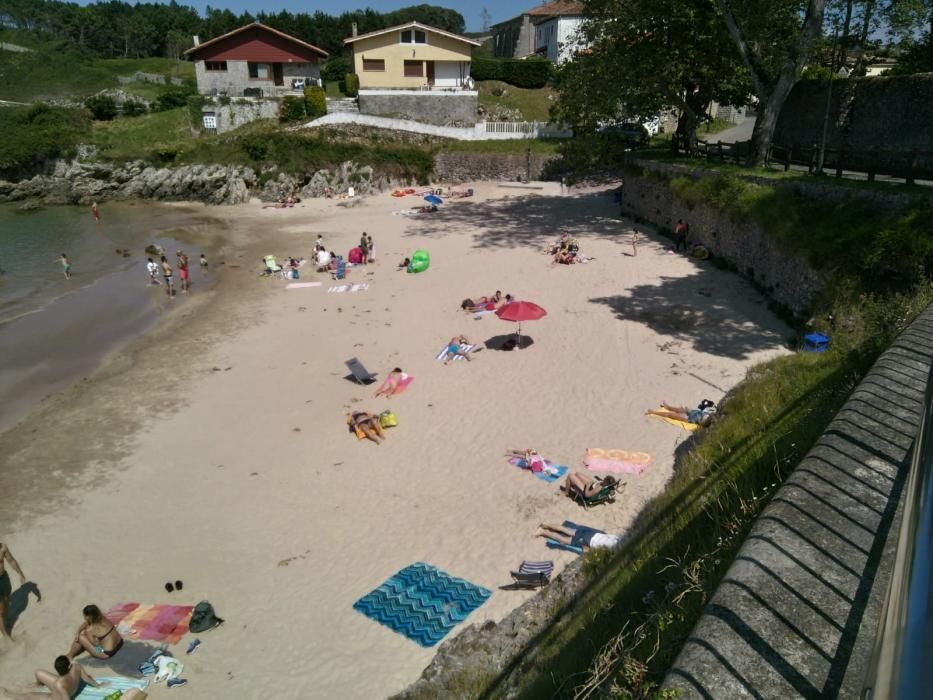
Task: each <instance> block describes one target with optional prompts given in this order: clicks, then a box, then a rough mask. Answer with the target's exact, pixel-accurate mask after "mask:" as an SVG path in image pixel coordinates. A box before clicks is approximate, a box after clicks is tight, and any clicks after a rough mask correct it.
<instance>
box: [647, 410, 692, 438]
mask: <svg viewBox="0 0 933 700" xmlns="http://www.w3.org/2000/svg"><path fill="white" fill-rule="evenodd" d="M648 415H649V416H651V417H652V418H657V419H658V420H663V421H664V422H665V423H670V424H671V425H677V426H680V427H681V428H683V429H684V430H686V431H687V432H689V433H692V432H695V431H696V430H699V428H700V426H699V425H697V424H696V423H690V422H688V421H685V420H677V419H676V418H668V417H667V416H658V415H655V414H654V413H649V414H648Z"/></svg>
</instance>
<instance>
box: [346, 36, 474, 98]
mask: <svg viewBox="0 0 933 700" xmlns="http://www.w3.org/2000/svg"><path fill="white" fill-rule="evenodd" d="M425 33H426V35H427V42H428V43H427V44H403V43H401V38H400V35H401V33H400V32H389V33H388V34H380V35H378V36H373V37H369V38H368V39H360V40H358V41H356V42H354V43H353V71H354V72H355V73H356V74H357V75H358V76H360V88H410V89H417V88H418V87H420V86H422V85H427V84H428V78H427V70H426V68H425V69H423V70H422V77H420V78H414V77H413V78H406V77H405V61H422V62H423V61H450V62H454V63H458V64H459V63H465V64H467V65H466V75H469V74H470V71H469V63H470V57H471V56H472V49H473V46H472V44H467V43H466V42H463V41H458V40H457V39H452V38H451V37H448V36H444V35H443V34H437V33H434V32H431V31H426V32H425ZM364 58H365V59H373V60H383V61H385V71H364V70H363V59H364Z"/></svg>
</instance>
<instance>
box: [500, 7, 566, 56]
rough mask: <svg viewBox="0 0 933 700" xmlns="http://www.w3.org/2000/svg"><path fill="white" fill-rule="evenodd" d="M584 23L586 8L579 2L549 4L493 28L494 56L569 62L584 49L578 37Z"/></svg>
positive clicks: (527, 11) (534, 8)
mask: <svg viewBox="0 0 933 700" xmlns="http://www.w3.org/2000/svg"><path fill="white" fill-rule="evenodd" d="M582 23H583V8H582V6H581V5H580V4H579V3H578V2H574V1H573V0H555V2H546V3H544V4H543V5H538V6H537V7H533V8H532V9H530V10H526V11H525V12H523V13H522V14H520V15H519V16H518V17H513V18H512V19H510V20H506V21H505V22H499V23H498V24H494V25H492V27H490V29H491V30H492V33H493V54H494V55H495V56H499V57H502V58H526V57H527V56H542V57H544V58H547V59H548V60H549V61H553V62H554V63H563V62H564V61H569V60H570V59H571V58H573V55H574V53H576V52H577V51H579V50H580V49H582V48H584V46H583V45H582V44H580V43H579V39H578V37H577V32H578V30H579V29H580V25H581V24H582Z"/></svg>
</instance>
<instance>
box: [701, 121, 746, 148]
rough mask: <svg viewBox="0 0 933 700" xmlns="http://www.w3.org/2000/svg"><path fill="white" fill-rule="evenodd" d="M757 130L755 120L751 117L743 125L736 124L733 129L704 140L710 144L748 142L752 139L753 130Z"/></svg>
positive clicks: (711, 135)
mask: <svg viewBox="0 0 933 700" xmlns="http://www.w3.org/2000/svg"><path fill="white" fill-rule="evenodd" d="M754 128H755V118H754V117H749V118H748V119H746V120H745V121H744V122H742V123H741V124H736V125H735V126H733V127H732V128H731V129H726V130H725V131H720V132H719V133H718V134H710V135H709V136H707V137H706V138H704V139H703V140H704V141H706V142H708V143H717V142H719V141H722V142H723V143H735V142H736V141H748V140H749V139H750V138H751V137H752V130H754Z"/></svg>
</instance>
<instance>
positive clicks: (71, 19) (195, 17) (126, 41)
mask: <svg viewBox="0 0 933 700" xmlns="http://www.w3.org/2000/svg"><path fill="white" fill-rule="evenodd" d="M255 20H259V21H260V22H262V23H263V24H267V25H269V26H270V27H274V28H275V29H278V30H280V31H283V32H286V33H287V34H291V35H293V36H295V37H297V38H299V39H301V40H303V41H307V42H309V43H311V44H314V45H315V46H318V47H320V48H322V49H324V50H325V51H327V52H328V53H329V54H331V55H332V56H339V55H341V54H343V53H344V52H345V49H344V44H343V40H344V39H345V38H347V37H348V36H350V34H351V29H352V25H353V23H354V22H355V23H356V24H357V28H358V30H359V31H360V32H370V31H375V30H377V29H384V28H385V27H391V26H393V25H396V24H404V23H406V22H410V21H413V20H414V21H418V22H422V23H424V24H429V25H432V26H435V27H438V28H440V29H445V30H447V31H450V32H454V33H457V34H461V33H463V30H464V20H463V16H462V15H461V14H460V13H459V12H456V11H455V10H451V9H448V8H445V7H437V6H434V5H415V6H412V7H403V8H401V9H399V10H395V11H393V12H387V13H380V12H376V11H375V10H371V9H365V10H354V11H352V12H344V13H342V14H340V15H336V16H335V15H328V14H325V13H323V12H320V11H319V12H315V13H314V14H308V13H305V12H297V13H296V12H286V11H284V10H283V11H281V12H265V11H263V12H259V13H257V14H256V15H252V14H250V13H248V12H244V13H242V14H239V15H237V14H234V13H233V12H231V11H230V10H224V9H218V8H214V7H210V6H208V7H207V8H206V10H205V12H204V14H203V16H202V15H201V14H199V13H198V11H197V10H196V9H194V8H193V7H187V6H185V5H179V4H178V3H177V2H175V0H172V1H171V2H169V3H167V4H163V3H157V2H140V3H135V4H132V5H131V4H129V3H127V2H123V1H122V0H108V1H107V2H96V3H93V4H90V5H85V6H82V5H78V4H75V3H71V2H62V1H61V0H3V3H2V5H0V26H4V25H6V26H9V27H14V28H16V29H21V30H26V31H29V32H31V33H33V34H34V35H35V36H37V37H39V38H42V39H47V40H58V41H65V42H68V43H70V44H74V45H76V46H80V47H82V48H84V49H86V50H89V51H90V52H92V53H93V54H94V55H96V56H99V57H102V58H116V57H133V58H147V57H150V56H169V57H177V56H179V55H180V54H181V52H183V51H184V50H185V49H187V48H189V47H190V46H191V42H192V39H191V37H192V36H194V35H195V34H196V35H198V36H199V37H201V39H202V40H204V39H211V38H213V37H216V36H220V35H221V34H224V33H226V32H229V31H231V30H233V29H236V28H237V27H240V26H242V25H244V24H249V23H250V22H253V21H255Z"/></svg>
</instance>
